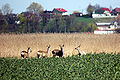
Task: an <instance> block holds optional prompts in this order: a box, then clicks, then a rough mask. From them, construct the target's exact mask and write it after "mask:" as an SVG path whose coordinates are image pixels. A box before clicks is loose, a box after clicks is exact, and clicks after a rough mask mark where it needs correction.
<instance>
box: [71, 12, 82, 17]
mask: <svg viewBox="0 0 120 80" xmlns="http://www.w3.org/2000/svg"><path fill="white" fill-rule="evenodd" d="M72 16H75V17H81V16H83V13H81V12H76V13H73V14H72Z"/></svg>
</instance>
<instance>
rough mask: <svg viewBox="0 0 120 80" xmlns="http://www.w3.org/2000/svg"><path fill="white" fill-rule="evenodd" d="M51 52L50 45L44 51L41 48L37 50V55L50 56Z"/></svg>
mask: <svg viewBox="0 0 120 80" xmlns="http://www.w3.org/2000/svg"><path fill="white" fill-rule="evenodd" d="M49 52H50V45H48V46H47V51H42V50H39V51H38V52H37V57H38V58H40V57H43V58H44V57H48V54H49Z"/></svg>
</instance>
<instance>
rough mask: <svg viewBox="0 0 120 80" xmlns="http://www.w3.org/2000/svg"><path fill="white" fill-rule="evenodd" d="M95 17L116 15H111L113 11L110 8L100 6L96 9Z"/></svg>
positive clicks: (93, 15)
mask: <svg viewBox="0 0 120 80" xmlns="http://www.w3.org/2000/svg"><path fill="white" fill-rule="evenodd" d="M92 17H93V18H106V17H115V16H111V11H110V9H109V8H100V9H97V10H95V12H94V14H92Z"/></svg>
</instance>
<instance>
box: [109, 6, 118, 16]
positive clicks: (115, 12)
mask: <svg viewBox="0 0 120 80" xmlns="http://www.w3.org/2000/svg"><path fill="white" fill-rule="evenodd" d="M119 13H120V8H115V9H113V10H112V12H111V14H112V15H115V16H117V15H118V14H119Z"/></svg>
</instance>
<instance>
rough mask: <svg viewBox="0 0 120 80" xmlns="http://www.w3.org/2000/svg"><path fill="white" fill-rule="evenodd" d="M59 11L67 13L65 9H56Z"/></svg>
mask: <svg viewBox="0 0 120 80" xmlns="http://www.w3.org/2000/svg"><path fill="white" fill-rule="evenodd" d="M55 9H56V10H57V11H59V12H67V11H66V10H65V9H63V8H55Z"/></svg>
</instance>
